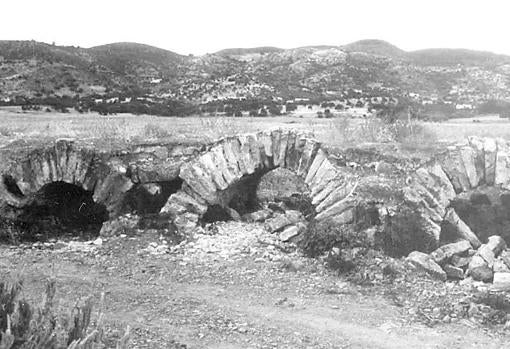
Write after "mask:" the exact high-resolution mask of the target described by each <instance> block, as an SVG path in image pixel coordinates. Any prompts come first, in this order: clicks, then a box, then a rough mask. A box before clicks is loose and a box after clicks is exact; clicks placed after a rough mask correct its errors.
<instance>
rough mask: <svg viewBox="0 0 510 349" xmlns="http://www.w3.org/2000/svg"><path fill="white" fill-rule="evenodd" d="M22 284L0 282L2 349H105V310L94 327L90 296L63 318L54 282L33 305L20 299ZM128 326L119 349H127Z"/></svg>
mask: <svg viewBox="0 0 510 349" xmlns="http://www.w3.org/2000/svg"><path fill="white" fill-rule="evenodd" d="M21 290H22V283H21V282H20V281H16V282H14V283H12V284H11V285H7V284H6V283H5V282H3V281H2V282H0V349H15V348H34V349H35V348H37V349H61V348H67V349H93V348H103V347H105V344H104V342H103V329H102V321H103V313H102V309H100V311H99V315H98V318H97V320H96V324H95V326H91V315H92V301H91V298H88V299H86V300H85V302H83V304H82V305H81V306H78V305H76V306H75V307H74V308H73V309H72V311H71V313H70V314H69V315H68V316H67V317H66V318H64V319H62V318H61V317H59V316H57V314H56V313H55V308H56V307H55V302H54V300H55V293H56V288H55V281H54V280H49V281H48V282H47V284H46V289H45V298H44V302H43V303H42V305H41V306H40V307H34V306H32V305H31V304H30V303H29V302H28V301H27V300H25V299H20V293H21ZM128 337H129V328H128V330H127V331H126V334H125V335H124V336H123V337H122V338H121V339H120V341H119V342H118V343H117V349H121V348H127V343H128Z"/></svg>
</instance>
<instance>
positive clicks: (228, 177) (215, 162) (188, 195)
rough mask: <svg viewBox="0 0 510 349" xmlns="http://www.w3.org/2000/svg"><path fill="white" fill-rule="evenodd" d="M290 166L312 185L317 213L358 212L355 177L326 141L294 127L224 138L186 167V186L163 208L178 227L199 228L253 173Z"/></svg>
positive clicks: (321, 216) (347, 217)
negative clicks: (330, 156) (332, 158)
mask: <svg viewBox="0 0 510 349" xmlns="http://www.w3.org/2000/svg"><path fill="white" fill-rule="evenodd" d="M275 168H286V169H289V170H291V171H293V172H294V173H296V174H297V175H298V176H300V177H301V178H302V179H303V180H304V182H305V183H306V184H307V185H308V187H309V190H310V197H311V200H312V203H313V205H314V206H315V210H316V213H317V216H316V218H317V219H319V220H320V219H325V218H327V217H331V216H339V215H344V221H345V222H349V221H350V220H352V217H353V209H354V206H355V203H354V199H353V195H352V194H353V191H354V188H355V182H356V180H355V178H353V177H352V176H349V174H348V173H347V172H345V171H342V169H341V168H339V167H337V166H335V165H333V163H332V162H331V161H330V160H329V159H328V155H327V152H326V151H325V150H324V149H322V147H321V144H320V143H319V142H317V141H315V140H313V139H311V138H309V137H307V136H306V135H304V134H300V133H297V132H295V131H282V130H276V131H271V132H259V133H256V134H248V135H241V136H238V137H229V138H226V139H222V140H220V141H219V142H217V143H216V144H214V145H213V146H212V147H210V148H209V150H208V151H206V152H205V153H203V154H201V155H200V156H198V157H197V158H196V159H194V160H193V161H191V162H189V163H186V164H184V165H183V166H182V167H181V171H180V174H179V176H180V178H182V180H183V186H182V189H181V190H180V191H179V192H177V193H175V194H173V195H171V196H170V198H169V200H168V202H167V204H166V205H165V206H164V207H163V208H162V210H161V212H162V213H164V214H170V215H171V216H172V217H173V219H174V223H175V224H176V226H177V228H178V229H179V230H180V231H181V232H183V233H186V232H188V231H189V230H192V229H194V228H195V227H196V226H197V225H198V224H199V222H200V220H201V219H202V217H203V216H204V214H205V213H206V212H207V211H208V209H209V207H211V206H219V207H224V208H227V207H228V204H229V200H228V199H226V197H227V198H228V195H225V194H226V193H228V192H229V191H231V190H232V188H233V187H235V186H236V185H239V183H240V182H241V181H243V180H245V179H246V178H247V177H249V176H254V175H255V176H256V175H257V174H260V173H267V172H269V171H271V170H274V169H275Z"/></svg>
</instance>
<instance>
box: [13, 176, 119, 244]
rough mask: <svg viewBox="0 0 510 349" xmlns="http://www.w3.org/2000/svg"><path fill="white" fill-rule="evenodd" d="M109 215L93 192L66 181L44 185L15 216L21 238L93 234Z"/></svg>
mask: <svg viewBox="0 0 510 349" xmlns="http://www.w3.org/2000/svg"><path fill="white" fill-rule="evenodd" d="M108 218H109V215H108V211H107V209H106V207H105V205H102V204H99V203H96V202H95V201H94V199H93V192H91V191H87V190H85V189H83V188H81V187H80V186H77V185H74V184H70V183H67V182H62V181H57V182H52V183H48V184H45V185H44V186H43V187H42V188H41V189H39V190H38V191H37V192H36V193H35V194H33V195H32V196H31V197H29V198H28V200H27V203H26V204H25V205H24V206H23V207H22V208H21V212H20V214H19V215H18V216H17V218H16V224H17V225H18V226H19V228H20V230H21V232H22V233H21V236H20V238H21V239H22V240H46V239H48V238H51V237H59V236H64V235H71V236H79V237H83V238H90V237H96V236H97V235H99V231H100V229H101V226H102V224H103V222H105V221H107V220H108Z"/></svg>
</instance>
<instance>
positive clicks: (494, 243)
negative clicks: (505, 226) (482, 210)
mask: <svg viewBox="0 0 510 349" xmlns="http://www.w3.org/2000/svg"><path fill="white" fill-rule="evenodd" d="M487 246H488V247H489V248H490V249H491V250H492V252H494V255H495V256H496V257H497V256H499V254H500V253H501V252H502V251H503V250H504V249H505V248H506V242H505V240H503V238H502V237H501V236H499V235H492V236H489V239H488V242H487Z"/></svg>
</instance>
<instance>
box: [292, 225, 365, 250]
mask: <svg viewBox="0 0 510 349" xmlns="http://www.w3.org/2000/svg"><path fill="white" fill-rule="evenodd" d="M366 246H367V244H366V243H365V241H363V239H362V238H361V235H360V234H357V232H356V231H355V230H354V229H353V227H352V226H350V225H347V224H338V223H336V222H335V221H334V219H326V220H324V221H315V220H313V221H311V222H310V224H309V225H308V229H307V231H306V232H305V234H303V237H302V238H301V240H300V241H298V247H299V248H301V249H302V250H303V252H304V253H305V254H306V255H307V256H309V257H317V256H320V255H322V254H324V253H326V252H329V251H331V249H332V248H333V247H337V248H340V249H342V248H346V247H366Z"/></svg>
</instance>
